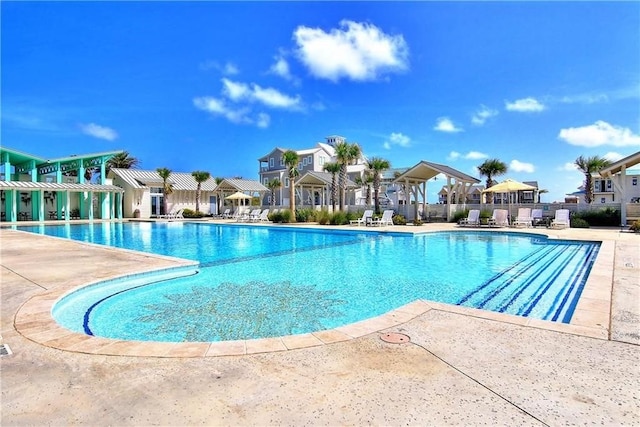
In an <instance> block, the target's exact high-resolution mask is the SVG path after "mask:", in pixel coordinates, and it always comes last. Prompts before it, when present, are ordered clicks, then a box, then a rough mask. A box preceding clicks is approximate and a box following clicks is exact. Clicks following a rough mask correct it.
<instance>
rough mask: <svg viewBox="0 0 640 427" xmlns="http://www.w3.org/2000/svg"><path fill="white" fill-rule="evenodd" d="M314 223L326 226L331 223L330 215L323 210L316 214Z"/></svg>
mask: <svg viewBox="0 0 640 427" xmlns="http://www.w3.org/2000/svg"><path fill="white" fill-rule="evenodd" d="M316 221H318V224H321V225H327V224H329V222H330V221H331V214H329V211H327V210H324V209H323V210H321V211H320V212H318V213H317V214H316Z"/></svg>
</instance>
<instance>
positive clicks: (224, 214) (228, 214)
mask: <svg viewBox="0 0 640 427" xmlns="http://www.w3.org/2000/svg"><path fill="white" fill-rule="evenodd" d="M218 217H220V218H231V209H230V208H227V209H225V210H224V212H222V213H221V214H220V215H218Z"/></svg>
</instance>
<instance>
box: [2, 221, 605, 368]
mask: <svg viewBox="0 0 640 427" xmlns="http://www.w3.org/2000/svg"><path fill="white" fill-rule="evenodd" d="M438 231H441V230H438ZM510 231H511V230H510ZM539 234H544V235H547V234H546V233H539ZM550 238H554V236H550ZM574 240H588V239H574ZM115 250H117V249H115ZM614 251H615V242H614V241H611V240H603V241H601V246H600V250H599V252H598V256H597V257H596V260H595V262H594V265H593V267H592V271H591V274H590V275H589V279H588V280H587V283H586V284H585V287H584V289H583V292H582V295H581V298H580V300H579V301H578V305H577V306H576V309H575V312H574V315H573V317H572V321H571V323H570V324H564V323H557V322H551V321H545V320H540V319H531V318H526V317H520V316H515V315H511V314H504V313H496V312H492V311H485V310H480V309H475V308H470V307H463V306H457V305H451V304H445V303H440V302H435V301H428V300H416V301H413V302H411V303H409V304H406V305H404V306H402V307H399V308H397V309H394V310H391V311H389V312H387V313H385V314H383V315H380V316H377V317H373V318H370V319H366V320H363V321H360V322H356V323H352V324H348V325H344V326H340V327H338V328H335V329H331V330H324V331H318V332H313V333H308V334H300V335H290V336H283V337H276V338H263V339H252V340H236V341H220V342H213V343H203V342H192V343H166V342H145V341H124V340H115V339H107V338H101V337H93V336H88V335H85V334H81V333H76V332H72V331H70V330H68V329H65V328H63V327H61V326H60V325H58V324H57V323H56V321H55V320H54V319H53V317H52V316H51V309H52V307H53V305H54V304H55V302H56V301H57V300H58V299H59V298H60V297H61V296H63V295H65V294H67V293H69V292H70V291H73V289H72V290H69V289H54V290H50V291H46V292H44V293H42V294H39V295H36V296H34V297H32V298H31V299H29V300H28V301H26V302H25V303H24V304H23V306H22V307H21V308H20V309H19V310H18V311H17V313H16V315H15V319H14V327H15V328H16V330H17V331H18V332H19V333H20V334H22V335H23V336H24V337H26V338H27V339H29V340H31V341H34V342H36V343H39V344H41V345H44V346H47V347H51V348H56V349H59V350H64V351H70V352H75V353H86V354H95V355H111V356H136V357H172V358H194V357H218V356H241V355H248V354H258V353H269V352H279V351H288V350H295V349H302V348H308V347H316V346H320V345H328V344H332V343H337V342H343V341H348V340H352V339H356V338H359V337H363V336H366V335H370V334H373V333H380V332H384V331H388V330H389V329H393V328H398V327H400V326H401V325H403V324H404V323H407V322H409V321H411V320H412V319H414V318H416V317H418V316H421V315H424V314H425V313H428V312H430V311H432V310H435V311H444V312H448V313H454V314H459V315H464V316H472V317H476V318H481V319H485V320H489V321H497V322H503V323H510V324H514V325H520V326H525V327H532V328H539V329H545V330H551V331H556V332H561V333H567V334H574V335H581V336H587V337H591V338H595V339H604V340H606V339H609V338H610V319H611V292H612V286H613V272H614V261H615V259H614ZM188 264H192V262H190V263H188ZM183 267H184V266H183ZM157 271H158V270H154V271H152V272H151V271H146V272H140V273H136V274H135V276H139V275H143V274H145V273H147V274H155V273H157ZM114 279H117V278H115V277H114ZM89 284H91V283H88V284H87V285H89ZM84 286H86V285H83V286H82V287H84ZM77 288H79V287H74V289H77Z"/></svg>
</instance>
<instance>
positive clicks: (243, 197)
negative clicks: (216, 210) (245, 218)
mask: <svg viewBox="0 0 640 427" xmlns="http://www.w3.org/2000/svg"><path fill="white" fill-rule="evenodd" d="M251 198H252V197H251V196H249V195H248V194H244V193H243V192H242V191H236V192H235V193H233V194H232V195H230V196H227V197H225V198H224V199H225V200H237V201H238V207H240V200H247V199H251Z"/></svg>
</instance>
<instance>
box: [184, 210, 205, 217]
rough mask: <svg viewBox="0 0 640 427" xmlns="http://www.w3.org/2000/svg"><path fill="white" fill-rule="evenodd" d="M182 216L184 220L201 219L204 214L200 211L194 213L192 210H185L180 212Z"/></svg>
mask: <svg viewBox="0 0 640 427" xmlns="http://www.w3.org/2000/svg"><path fill="white" fill-rule="evenodd" d="M182 216H183V217H185V218H202V217H203V216H204V214H203V213H202V212H200V211H194V210H193V209H189V208H186V209H184V210H183V211H182Z"/></svg>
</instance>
